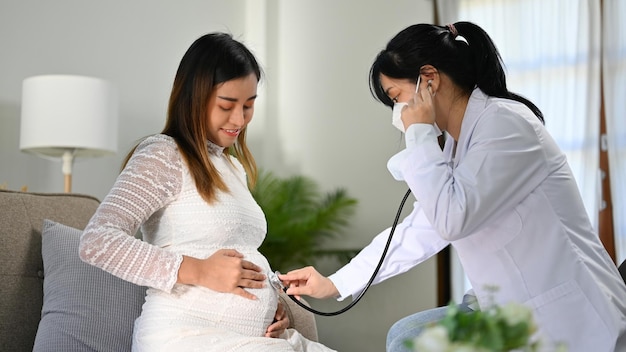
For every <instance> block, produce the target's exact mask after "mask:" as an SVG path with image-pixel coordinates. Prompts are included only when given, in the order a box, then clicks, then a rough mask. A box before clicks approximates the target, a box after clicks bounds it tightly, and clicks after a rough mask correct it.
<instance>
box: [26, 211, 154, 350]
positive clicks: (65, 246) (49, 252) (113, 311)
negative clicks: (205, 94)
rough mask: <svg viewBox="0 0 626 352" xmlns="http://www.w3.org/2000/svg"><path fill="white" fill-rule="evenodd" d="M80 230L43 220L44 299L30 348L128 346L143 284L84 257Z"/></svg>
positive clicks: (105, 348) (98, 348)
mask: <svg viewBox="0 0 626 352" xmlns="http://www.w3.org/2000/svg"><path fill="white" fill-rule="evenodd" d="M81 233H82V231H81V230H78V229H75V228H72V227H69V226H65V225H63V224H59V223H56V222H53V221H51V220H44V226H43V230H42V243H41V247H42V248H41V251H42V257H43V264H44V284H43V286H44V287H43V290H44V298H43V308H42V311H41V321H40V322H39V328H38V330H37V336H36V338H35V346H34V348H33V352H40V351H115V352H119V351H130V350H131V342H132V331H133V324H134V321H135V319H136V318H137V317H138V316H139V314H140V312H141V305H142V304H143V302H144V296H145V291H146V288H145V287H141V286H137V285H134V284H132V283H129V282H127V281H124V280H122V279H119V278H117V277H115V276H113V275H111V274H109V273H107V272H105V271H103V270H101V269H99V268H96V267H94V266H92V265H89V264H87V263H85V262H83V261H82V260H81V259H80V257H79V256H78V244H79V240H80V235H81Z"/></svg>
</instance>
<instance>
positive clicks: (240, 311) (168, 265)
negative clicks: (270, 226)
mask: <svg viewBox="0 0 626 352" xmlns="http://www.w3.org/2000/svg"><path fill="white" fill-rule="evenodd" d="M208 148H209V151H210V155H211V161H212V162H213V164H214V165H215V167H216V168H217V170H218V171H219V172H220V174H221V175H222V177H223V179H224V181H225V182H226V184H227V185H228V187H229V189H230V193H224V192H219V193H218V194H217V202H215V203H213V204H207V203H206V202H205V201H204V200H203V199H202V198H201V197H200V195H199V194H198V192H197V190H196V187H195V183H194V181H193V179H192V178H191V175H190V173H189V170H188V168H187V166H186V164H185V162H183V160H182V156H181V154H180V153H179V152H178V147H177V145H176V143H175V142H174V140H173V139H172V138H171V137H169V136H165V135H156V136H152V137H149V138H147V139H146V140H144V141H143V142H142V143H140V145H139V146H138V147H137V149H136V150H135V152H134V154H133V156H132V157H131V159H130V160H129V162H128V164H127V166H126V167H125V168H124V170H123V171H122V173H121V174H120V175H119V177H118V179H117V180H116V182H115V184H114V186H113V188H112V190H111V192H110V193H109V194H108V195H107V196H106V197H105V199H104V200H103V202H102V204H101V205H100V207H99V208H98V210H97V211H96V213H95V214H94V216H93V218H92V219H91V221H90V222H89V225H88V226H87V228H86V229H85V232H84V233H83V236H82V239H81V247H80V252H81V257H82V258H83V260H85V261H86V262H88V263H90V264H92V265H95V266H97V267H100V268H102V269H103V270H106V271H107V272H110V273H112V274H113V275H116V276H118V277H120V278H122V279H124V280H127V281H130V282H133V283H135V284H137V285H142V286H148V287H149V289H148V291H147V295H146V302H145V304H144V305H143V308H142V313H141V316H140V317H139V318H138V319H137V321H136V322H135V330H134V333H133V350H135V351H151V352H154V351H219V352H224V351H254V352H261V351H271V352H277V351H332V350H331V349H329V348H327V347H325V346H323V345H321V344H319V343H316V342H312V341H310V340H307V339H306V338H304V337H303V336H302V335H300V334H299V333H298V332H297V331H295V330H293V329H288V330H287V331H286V332H285V334H284V335H283V338H267V337H264V334H265V332H266V330H267V327H268V326H269V325H270V324H271V323H272V320H273V318H274V314H275V312H276V306H277V301H278V296H277V292H276V291H275V290H274V289H273V288H272V286H271V285H270V283H269V282H267V283H266V285H265V288H262V289H248V290H249V291H250V292H252V293H253V294H254V295H256V296H257V297H258V299H257V300H250V299H247V298H243V297H241V296H239V295H235V294H227V293H219V292H216V291H213V290H210V289H208V288H204V287H199V286H189V285H180V284H176V280H177V273H178V268H179V266H180V263H181V262H182V255H183V254H184V255H188V256H192V257H196V258H207V257H209V256H210V255H211V254H213V253H214V252H215V251H217V250H218V249H223V248H232V249H236V250H237V251H239V252H240V253H242V254H243V255H244V256H245V259H246V260H249V261H251V262H253V263H255V264H257V265H259V266H260V267H261V268H263V270H264V271H265V274H266V275H267V274H269V273H270V272H271V268H270V266H269V264H268V262H267V260H266V258H265V257H264V256H263V255H261V254H260V253H259V252H258V247H259V246H260V245H261V243H262V242H263V239H264V238H265V234H266V221H265V216H264V214H263V212H262V210H261V208H260V207H259V206H258V205H257V203H256V202H255V200H254V198H253V197H252V195H251V194H250V192H249V190H248V187H247V182H246V176H245V172H244V169H243V167H242V166H241V164H240V163H239V162H238V161H237V159H235V158H233V157H231V158H227V156H226V155H223V154H222V151H223V148H222V147H219V146H217V145H215V144H212V143H208ZM139 226H141V232H142V234H143V239H144V241H141V240H138V239H136V238H134V237H133V236H132V235H133V234H134V233H136V231H137V229H138V228H139Z"/></svg>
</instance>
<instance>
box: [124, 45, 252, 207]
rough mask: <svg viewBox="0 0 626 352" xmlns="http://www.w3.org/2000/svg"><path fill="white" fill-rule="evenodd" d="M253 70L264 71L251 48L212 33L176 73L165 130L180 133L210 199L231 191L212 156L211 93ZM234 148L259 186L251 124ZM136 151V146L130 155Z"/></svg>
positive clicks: (184, 149) (190, 52)
mask: <svg viewBox="0 0 626 352" xmlns="http://www.w3.org/2000/svg"><path fill="white" fill-rule="evenodd" d="M250 74H254V75H255V76H256V78H257V81H259V80H260V79H261V76H262V70H261V67H260V65H259V64H258V62H257V60H256V59H255V57H254V55H253V54H252V53H251V52H250V50H248V48H246V46H245V45H243V44H242V43H240V42H239V41H237V40H235V39H233V37H232V35H230V34H227V33H209V34H206V35H204V36H202V37H200V38H198V39H196V41H194V42H193V43H192V44H191V46H190V47H189V48H188V49H187V52H186V53H185V54H184V55H183V58H182V59H181V61H180V64H179V66H178V70H177V72H176V77H175V78H174V84H173V86H172V92H171V94H170V100H169V106H168V110H167V120H166V122H165V127H164V128H163V131H162V132H161V133H163V134H166V135H168V136H171V137H172V138H174V140H175V141H176V144H177V145H178V148H179V150H180V153H181V154H182V156H183V159H184V160H185V162H186V163H187V166H188V167H189V170H190V173H191V175H192V177H193V179H194V181H195V184H196V188H197V189H198V192H199V193H200V195H201V196H202V198H203V199H204V200H206V201H207V202H209V203H211V202H213V201H214V200H215V199H216V191H217V190H221V191H224V192H228V187H227V186H226V184H225V183H224V181H223V179H222V177H221V176H220V173H219V172H218V171H217V169H216V168H215V166H214V165H213V163H212V162H211V160H210V158H209V151H208V148H207V140H208V139H209V131H208V123H207V121H208V116H207V111H208V103H209V98H210V96H211V93H212V92H213V91H214V90H215V89H216V88H217V86H218V85H219V84H220V83H224V82H227V81H230V80H233V79H238V78H243V77H246V76H248V75H250ZM230 149H231V150H228V151H226V150H225V151H224V153H225V155H227V156H229V155H230V153H231V152H232V154H234V155H235V156H236V157H237V159H238V160H239V161H240V162H241V164H242V165H243V167H244V169H245V171H246V174H247V176H248V183H249V186H250V187H251V188H253V187H254V185H255V183H256V178H257V167H256V163H255V161H254V158H253V156H252V153H251V152H250V150H249V149H248V146H247V145H246V128H244V129H243V130H242V131H241V132H240V133H239V136H238V137H237V141H236V142H235V144H234V145H233V146H232V147H230ZM130 155H132V151H131V153H130V154H129V156H128V158H129V157H130ZM128 158H127V160H128Z"/></svg>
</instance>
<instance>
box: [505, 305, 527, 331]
mask: <svg viewBox="0 0 626 352" xmlns="http://www.w3.org/2000/svg"><path fill="white" fill-rule="evenodd" d="M500 313H501V314H502V317H503V318H504V320H505V321H506V322H507V324H508V325H510V326H513V325H517V324H519V323H524V322H526V323H528V322H531V321H533V313H532V311H531V310H530V308H528V307H526V306H524V305H521V304H519V303H515V302H509V303H507V304H505V305H503V306H501V307H500Z"/></svg>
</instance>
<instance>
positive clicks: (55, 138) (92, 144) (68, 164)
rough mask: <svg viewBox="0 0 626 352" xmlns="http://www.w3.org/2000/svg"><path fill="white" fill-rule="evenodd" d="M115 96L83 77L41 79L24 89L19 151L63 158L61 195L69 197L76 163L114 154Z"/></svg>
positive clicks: (32, 80) (31, 80) (26, 83)
mask: <svg viewBox="0 0 626 352" xmlns="http://www.w3.org/2000/svg"><path fill="white" fill-rule="evenodd" d="M117 109H118V102H117V94H116V92H115V89H114V87H113V86H112V85H111V84H110V83H109V82H107V81H105V80H102V79H99V78H94V77H85V76H73V75H42V76H34V77H30V78H26V79H25V80H24V82H23V84H22V117H21V127H20V150H22V151H24V152H28V153H32V154H35V155H38V156H40V157H43V158H51V159H55V158H57V159H58V158H61V159H62V161H63V166H62V172H63V175H64V178H65V179H64V182H65V192H67V193H69V192H71V191H72V165H73V163H74V158H75V157H97V156H105V155H113V154H115V152H116V151H117V120H118V115H117Z"/></svg>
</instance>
